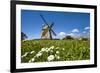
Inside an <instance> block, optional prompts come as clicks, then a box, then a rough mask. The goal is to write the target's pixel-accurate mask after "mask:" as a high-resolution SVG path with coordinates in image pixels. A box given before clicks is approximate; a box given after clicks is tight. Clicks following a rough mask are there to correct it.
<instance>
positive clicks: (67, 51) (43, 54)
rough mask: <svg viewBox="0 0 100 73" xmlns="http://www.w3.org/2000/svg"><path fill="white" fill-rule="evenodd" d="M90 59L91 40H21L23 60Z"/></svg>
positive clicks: (24, 61)
mask: <svg viewBox="0 0 100 73" xmlns="http://www.w3.org/2000/svg"><path fill="white" fill-rule="evenodd" d="M88 59H90V42H89V41H82V40H27V41H22V42H21V62H22V63H27V62H29V63H31V62H51V61H74V60H88Z"/></svg>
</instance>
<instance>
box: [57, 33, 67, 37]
mask: <svg viewBox="0 0 100 73" xmlns="http://www.w3.org/2000/svg"><path fill="white" fill-rule="evenodd" d="M65 36H66V33H65V32H60V33H59V34H58V37H59V38H60V39H63V38H64V37H65Z"/></svg>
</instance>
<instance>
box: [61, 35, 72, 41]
mask: <svg viewBox="0 0 100 73" xmlns="http://www.w3.org/2000/svg"><path fill="white" fill-rule="evenodd" d="M67 39H70V40H73V39H74V38H73V37H72V36H70V35H68V36H66V37H65V38H63V40H67Z"/></svg>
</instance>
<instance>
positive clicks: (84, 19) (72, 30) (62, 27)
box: [21, 10, 90, 39]
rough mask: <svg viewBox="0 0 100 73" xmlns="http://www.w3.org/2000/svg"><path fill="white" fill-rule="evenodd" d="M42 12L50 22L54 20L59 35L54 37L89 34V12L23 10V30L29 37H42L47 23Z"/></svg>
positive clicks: (55, 30) (54, 27)
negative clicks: (43, 28) (43, 27)
mask: <svg viewBox="0 0 100 73" xmlns="http://www.w3.org/2000/svg"><path fill="white" fill-rule="evenodd" d="M40 14H42V15H43V17H44V19H45V20H46V22H47V23H48V24H51V23H52V22H54V26H53V27H52V29H53V30H54V32H55V33H56V34H57V36H53V37H54V38H60V39H62V38H63V37H65V36H66V35H71V36H73V37H82V36H89V31H90V14H89V13H82V12H81V13H79V12H56V11H37V10H21V31H22V32H24V33H25V34H26V35H27V36H28V39H38V38H40V37H41V31H42V26H43V25H44V24H45V23H44V21H43V20H42V18H41V17H40Z"/></svg>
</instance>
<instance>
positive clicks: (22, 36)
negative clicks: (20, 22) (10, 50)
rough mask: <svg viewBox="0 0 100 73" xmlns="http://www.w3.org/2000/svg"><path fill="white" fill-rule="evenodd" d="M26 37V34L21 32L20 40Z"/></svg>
mask: <svg viewBox="0 0 100 73" xmlns="http://www.w3.org/2000/svg"><path fill="white" fill-rule="evenodd" d="M27 38H28V37H27V35H26V34H25V33H23V32H21V40H25V39H27Z"/></svg>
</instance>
